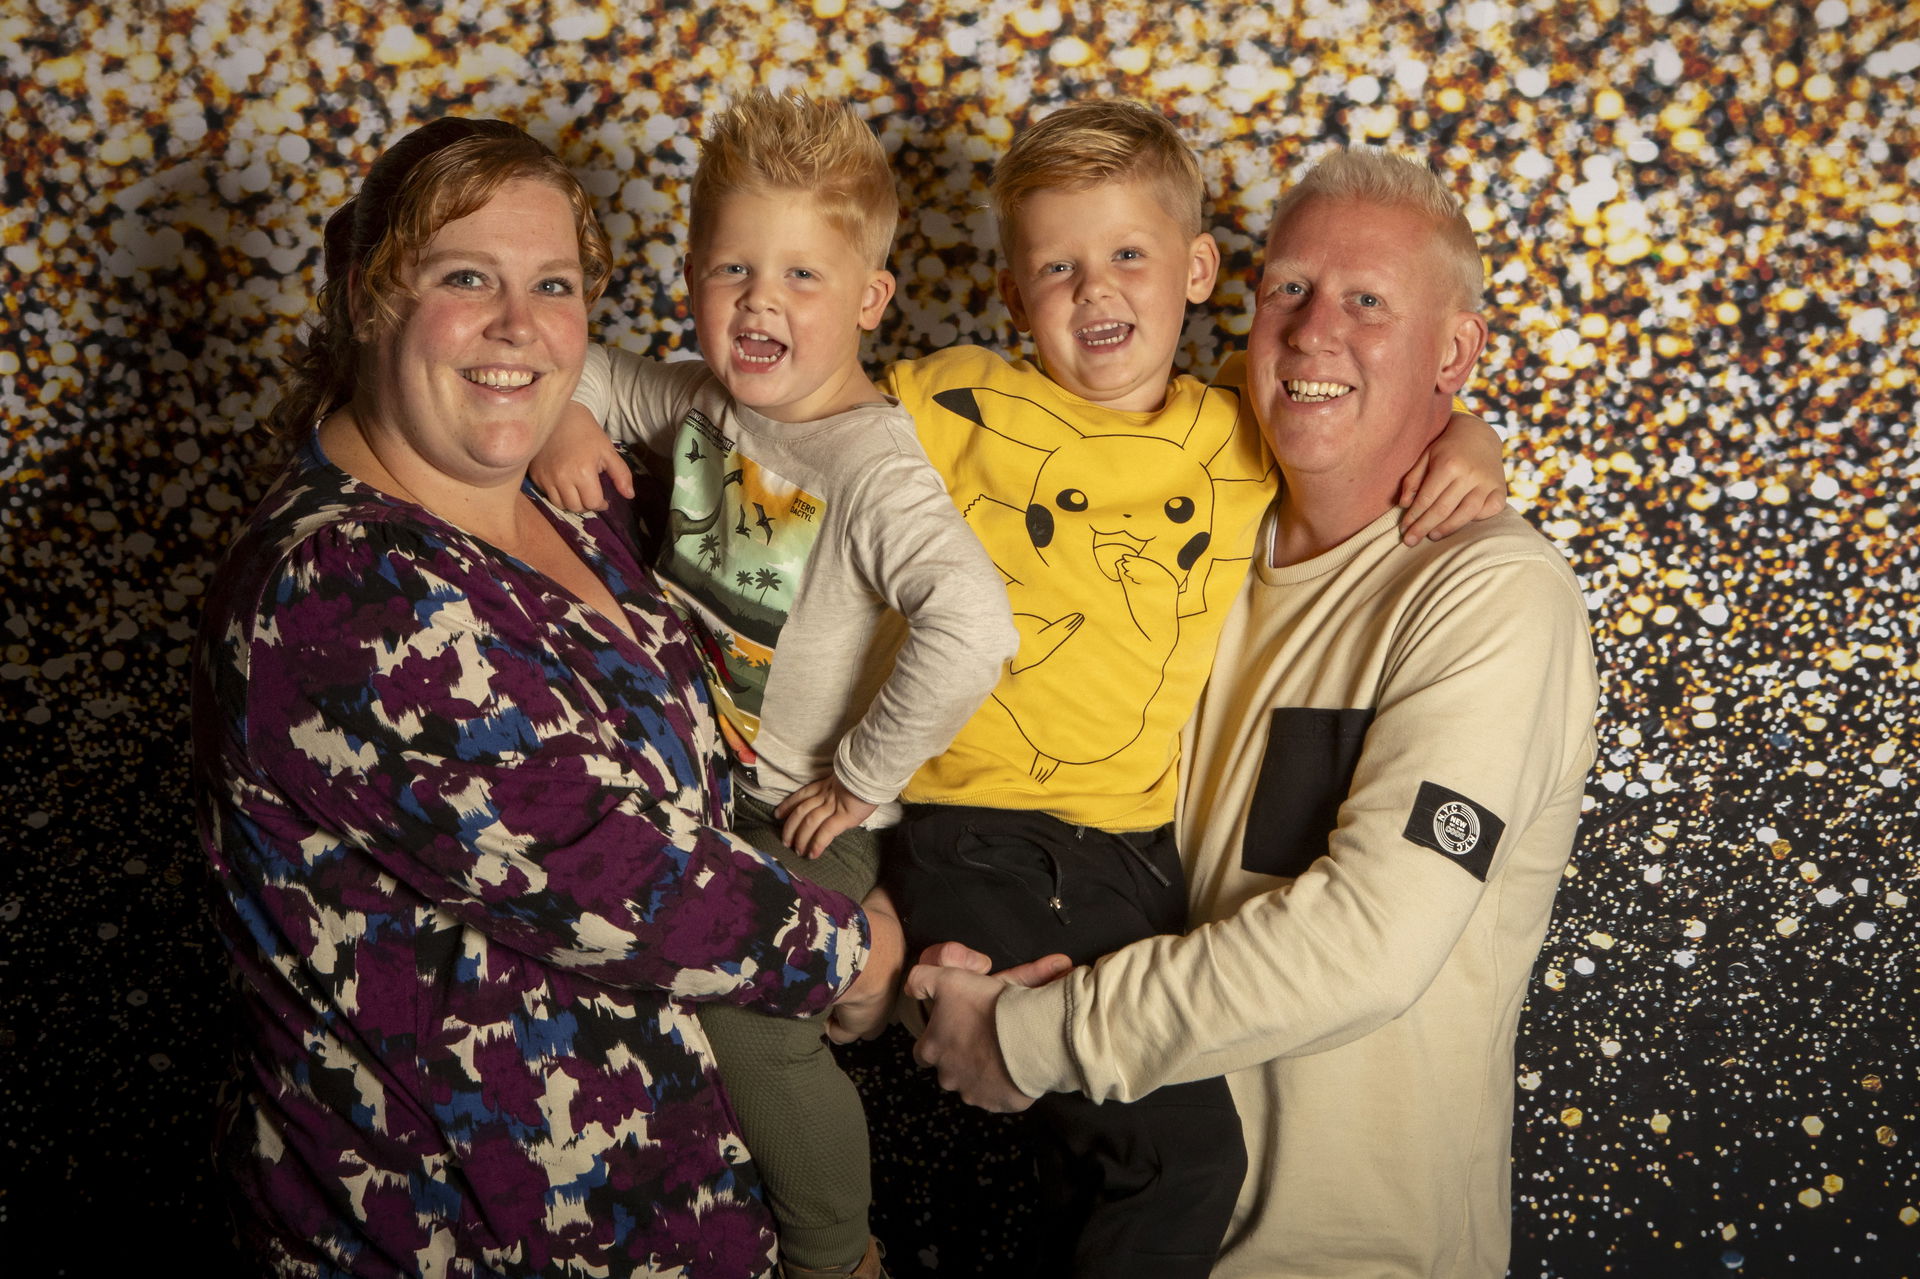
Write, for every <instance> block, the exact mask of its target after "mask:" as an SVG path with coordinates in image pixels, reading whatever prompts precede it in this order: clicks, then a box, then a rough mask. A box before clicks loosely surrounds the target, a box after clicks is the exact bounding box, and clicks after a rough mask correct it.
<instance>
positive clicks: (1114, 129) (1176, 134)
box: [989, 98, 1207, 257]
mask: <svg viewBox="0 0 1920 1279" xmlns="http://www.w3.org/2000/svg"><path fill="white" fill-rule="evenodd" d="M1134 179H1139V180H1143V181H1145V182H1147V183H1149V184H1150V185H1151V186H1152V188H1153V190H1154V193H1155V194H1156V195H1157V196H1158V197H1159V199H1160V204H1161V207H1162V208H1164V209H1165V210H1166V212H1167V214H1168V215H1169V216H1170V217H1172V218H1173V219H1174V220H1175V221H1177V222H1178V223H1179V224H1180V227H1181V229H1182V230H1183V231H1184V232H1185V233H1186V234H1187V235H1189V236H1195V235H1199V234H1200V232H1201V229H1202V226H1203V224H1204V221H1205V215H1204V212H1203V208H1202V206H1203V204H1204V203H1205V201H1206V195H1207V191H1206V183H1204V182H1203V181H1202V180H1201V178H1200V165H1199V162H1198V161H1196V160H1195V159H1194V158H1193V150H1192V148H1190V147H1189V146H1188V145H1187V144H1186V142H1185V140H1184V139H1182V138H1181V136H1180V131H1179V130H1178V129H1175V128H1174V127H1173V122H1172V121H1171V120H1169V119H1167V117H1165V116H1163V115H1161V114H1160V113H1159V112H1158V111H1155V110H1154V109H1153V108H1152V107H1150V106H1147V105H1146V104H1145V103H1141V102H1134V101H1132V100H1131V99H1128V98H1092V99H1088V100H1086V101H1083V102H1074V103H1070V104H1068V105H1067V106H1064V107H1061V108H1060V109H1059V110H1058V111H1055V112H1054V113H1053V114H1052V115H1050V116H1048V117H1046V118H1045V119H1044V120H1041V121H1040V122H1039V123H1037V124H1033V125H1029V126H1028V127H1027V128H1025V129H1023V130H1022V131H1021V132H1020V135H1019V136H1018V137H1016V138H1015V139H1014V140H1013V145H1012V146H1010V147H1008V148H1007V153H1006V155H1004V156H1002V157H1001V159H1000V163H999V164H997V165H995V166H994V168H993V180H992V183H991V185H990V187H989V195H990V198H991V199H992V201H993V216H994V221H995V222H996V223H997V224H998V225H999V229H1000V251H1001V252H1002V253H1005V254H1007V255H1008V256H1009V257H1011V256H1012V251H1011V244H1012V240H1013V227H1014V224H1015V223H1016V222H1017V221H1018V220H1019V217H1020V208H1021V206H1022V205H1023V204H1025V203H1026V202H1027V200H1028V199H1029V198H1030V197H1031V196H1033V195H1034V194H1035V193H1036V192H1040V191H1082V190H1085V189H1086V188H1088V187H1091V186H1094V185H1096V184H1098V183H1101V182H1123V181H1130V180H1134Z"/></svg>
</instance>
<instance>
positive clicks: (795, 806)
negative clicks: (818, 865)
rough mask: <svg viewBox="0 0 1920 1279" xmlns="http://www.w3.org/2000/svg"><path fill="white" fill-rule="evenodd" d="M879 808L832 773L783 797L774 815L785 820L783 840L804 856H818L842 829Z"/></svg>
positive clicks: (853, 824) (859, 821) (781, 836)
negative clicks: (842, 783) (843, 784)
mask: <svg viewBox="0 0 1920 1279" xmlns="http://www.w3.org/2000/svg"><path fill="white" fill-rule="evenodd" d="M876 807H878V805H875V804H869V803H868V802H867V801H866V800H864V799H861V798H860V797H859V796H858V795H856V794H854V793H853V792H852V791H850V790H848V789H847V788H846V787H845V786H842V785H841V784H840V779H839V778H838V777H835V776H833V775H832V774H831V773H830V774H828V775H827V776H825V777H822V778H820V779H819V780H818V781H812V782H808V783H807V784H806V785H805V786H802V787H801V788H800V789H799V790H797V791H795V792H793V794H791V795H789V796H787V797H786V798H785V799H783V800H781V801H780V806H779V807H778V808H775V809H774V810H773V815H774V816H775V817H778V818H781V819H783V820H782V822H781V826H780V842H781V843H783V844H785V845H786V846H787V847H788V848H791V849H792V850H793V851H794V852H796V853H798V854H800V855H801V856H802V857H818V856H819V855H820V854H822V853H824V852H826V851H827V845H828V844H831V843H832V842H833V841H834V837H835V836H837V835H839V834H840V832H841V831H844V830H852V829H853V828H854V827H855V826H858V825H859V824H860V823H861V822H864V821H866V820H867V818H869V817H871V816H873V810H874V809H875V808H876Z"/></svg>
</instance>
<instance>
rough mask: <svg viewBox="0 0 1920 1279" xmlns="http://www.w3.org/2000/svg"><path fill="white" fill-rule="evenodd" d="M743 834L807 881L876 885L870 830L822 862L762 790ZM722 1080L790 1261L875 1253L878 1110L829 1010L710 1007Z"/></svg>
mask: <svg viewBox="0 0 1920 1279" xmlns="http://www.w3.org/2000/svg"><path fill="white" fill-rule="evenodd" d="M733 830H734V833H735V834H736V835H738V836H740V838H742V839H744V840H746V841H747V842H748V843H750V844H752V845H753V846H754V847H755V848H757V849H759V850H760V851H762V852H764V853H768V854H770V855H771V856H772V857H774V858H775V859H776V860H777V861H779V863H780V864H781V865H782V866H784V867H786V868H787V870H788V871H790V872H791V873H793V874H794V875H796V876H798V877H799V878H801V879H805V880H808V881H810V882H812V883H815V884H818V885H820V886H821V887H822V888H831V889H833V890H834V891H835V892H838V893H845V894H846V895H847V896H848V897H851V898H853V899H854V900H855V901H859V900H860V899H861V898H862V897H864V896H866V894H867V892H868V890H870V889H871V888H872V887H873V884H874V879H875V877H876V875H877V873H878V870H879V864H880V845H879V841H878V840H877V839H876V838H875V837H874V833H873V832H872V831H870V830H865V829H862V828H860V827H855V828H854V829H852V830H850V831H846V832H844V833H843V834H841V835H840V836H839V838H837V839H835V840H834V841H833V843H832V844H831V845H830V846H829V847H828V848H827V851H826V852H825V853H823V854H821V856H820V857H819V858H817V859H815V860H813V861H809V860H807V859H806V858H804V857H802V856H800V855H799V854H798V853H796V852H794V851H793V850H791V849H789V848H787V847H786V846H785V845H784V844H782V843H781V842H780V824H779V822H778V821H777V820H776V819H775V818H774V816H773V810H772V809H771V808H769V807H767V805H765V804H763V803H761V802H760V801H758V800H756V799H754V798H753V797H752V796H748V795H742V796H740V798H739V800H738V801H737V802H736V803H735V805H734V820H733ZM700 1024H701V1026H702V1027H704V1028H705V1029H706V1032H707V1038H708V1040H709V1041H711V1042H712V1044H713V1055H714V1058H715V1060H716V1061H717V1062H718V1063H719V1066H720V1080H721V1082H722V1083H724V1084H725V1085H726V1089H727V1096H728V1097H729V1099H730V1100H731V1101H732V1102H733V1110H734V1114H736V1115H737V1116H739V1119H740V1134H741V1136H743V1137H745V1138H746V1140H747V1149H748V1150H749V1151H751V1152H752V1154H753V1162H754V1163H755V1165H756V1166H758V1168H759V1170H760V1178H761V1180H762V1181H763V1182H764V1183H765V1185H766V1190H767V1206H768V1207H769V1208H771V1209H772V1211H773V1219H774V1223H775V1225H776V1226H777V1227H778V1229H779V1232H780V1256H781V1259H782V1260H784V1261H786V1262H787V1263H789V1264H791V1265H794V1266H801V1267H805V1268H808V1269H814V1270H830V1269H834V1268H836V1267H846V1268H849V1269H851V1268H852V1267H853V1266H854V1265H855V1264H856V1263H857V1262H859V1260H860V1258H861V1256H862V1255H863V1254H864V1253H865V1252H866V1250H867V1238H868V1227H867V1208H868V1205H869V1204H870V1203H871V1202H872V1198H873V1187H872V1181H871V1176H870V1174H869V1170H868V1154H867V1117H866V1114H865V1112H863V1111H862V1110H861V1108H860V1094H859V1093H857V1092H855V1091H854V1087H853V1081H852V1080H851V1079H848V1078H847V1076H846V1075H845V1074H844V1073H842V1071H841V1070H840V1067H839V1066H838V1065H837V1064H836V1063H835V1062H834V1059H833V1054H832V1052H831V1051H829V1049H828V1046H827V1041H826V1026H825V1019H824V1018H821V1017H804V1018H792V1017H769V1016H766V1015H764V1014H762V1013H759V1012H756V1011H754V1010H753V1009H751V1008H738V1007H734V1006H733V1005H730V1004H703V1005H701V1008H700Z"/></svg>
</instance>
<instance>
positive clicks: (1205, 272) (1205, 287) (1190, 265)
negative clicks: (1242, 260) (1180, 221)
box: [1187, 231, 1220, 302]
mask: <svg viewBox="0 0 1920 1279" xmlns="http://www.w3.org/2000/svg"><path fill="white" fill-rule="evenodd" d="M1219 278H1220V243H1219V241H1217V240H1215V239H1214V238H1213V233H1212V232H1211V231H1202V232H1201V233H1200V234H1199V235H1196V236H1194V237H1193V245H1192V247H1190V248H1189V249H1188V250H1187V301H1189V302H1205V301H1206V300H1207V299H1208V298H1210V297H1212V296H1213V284H1214V281H1215V280H1217V279H1219Z"/></svg>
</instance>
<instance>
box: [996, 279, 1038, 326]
mask: <svg viewBox="0 0 1920 1279" xmlns="http://www.w3.org/2000/svg"><path fill="white" fill-rule="evenodd" d="M997 278H998V279H999V282H1000V300H1001V301H1002V302H1005V303H1006V304H1007V314H1008V315H1011V316H1012V317H1013V327H1014V328H1016V329H1018V330H1020V331H1021V332H1022V333H1031V332H1033V324H1032V323H1031V322H1030V321H1029V320H1028V319H1027V303H1026V299H1025V298H1022V297H1021V296H1020V286H1019V285H1017V284H1015V283H1014V282H1013V272H1011V271H1009V270H1007V269H1006V268H1005V267H1001V268H1000V274H999V276H998V277H997Z"/></svg>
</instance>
